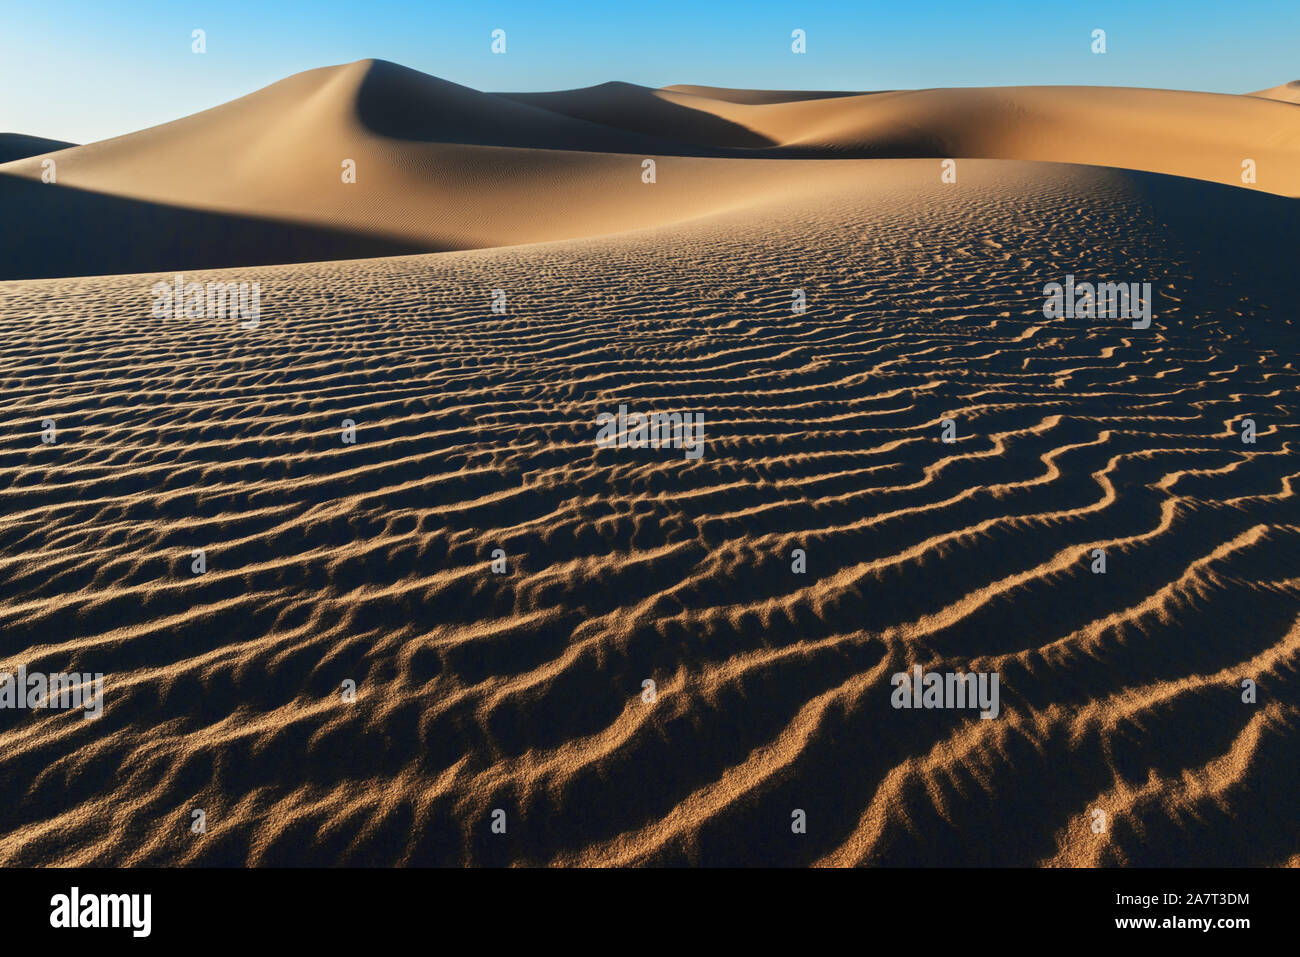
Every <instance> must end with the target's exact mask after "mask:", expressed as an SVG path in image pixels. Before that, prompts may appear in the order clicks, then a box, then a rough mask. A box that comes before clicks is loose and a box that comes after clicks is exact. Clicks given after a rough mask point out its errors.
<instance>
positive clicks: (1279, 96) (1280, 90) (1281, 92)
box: [1250, 80, 1300, 103]
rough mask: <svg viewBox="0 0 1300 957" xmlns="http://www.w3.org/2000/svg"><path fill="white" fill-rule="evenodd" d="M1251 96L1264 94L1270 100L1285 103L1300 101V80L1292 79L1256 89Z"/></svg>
mask: <svg viewBox="0 0 1300 957" xmlns="http://www.w3.org/2000/svg"><path fill="white" fill-rule="evenodd" d="M1250 95H1251V96H1262V97H1264V98H1265V99H1268V100H1281V101H1282V102H1284V103H1300V80H1292V81H1291V82H1290V83H1283V84H1282V85H1280V86H1273V87H1269V88H1268V89H1267V90H1256V91H1255V92H1254V93H1251V94H1250Z"/></svg>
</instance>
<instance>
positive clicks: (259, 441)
mask: <svg viewBox="0 0 1300 957" xmlns="http://www.w3.org/2000/svg"><path fill="white" fill-rule="evenodd" d="M665 165H667V164H665ZM933 165H934V164H933V163H932V162H930V161H928V160H899V161H889V162H882V163H879V164H874V165H872V168H873V169H875V170H878V175H877V176H873V177H871V178H869V179H867V180H866V181H864V182H862V183H858V184H856V185H844V184H840V185H839V186H837V187H836V188H835V189H827V190H825V191H823V192H822V193H821V194H820V195H816V196H811V195H807V194H798V193H793V192H792V193H790V194H788V195H774V196H773V197H772V198H771V201H770V202H769V203H767V204H766V205H755V204H750V205H746V206H741V207H737V208H735V209H731V210H726V211H722V212H718V213H715V214H712V215H709V216H705V217H700V218H698V219H696V220H694V221H692V222H689V223H676V224H667V225H662V226H657V227H654V228H650V229H646V230H643V231H638V232H629V233H625V234H622V235H620V236H615V237H605V238H602V239H580V240H571V241H565V242H556V243H547V244H537V245H530V246H517V247H512V248H503V249H490V250H473V251H462V252H452V253H447V254H443V255H437V256H428V255H421V256H410V257H391V258H381V259H373V260H367V261H351V262H327V263H316V264H311V265H293V266H284V265H281V266H265V267H259V268H252V269H247V268H246V269H240V270H225V271H219V272H210V273H200V274H194V275H192V276H190V277H189V278H191V279H192V280H197V281H231V282H240V281H257V282H259V283H260V284H261V304H262V319H261V323H260V325H258V326H257V328H255V329H252V330H247V329H241V328H240V327H239V326H238V325H237V323H236V322H235V321H234V320H231V319H218V318H213V319H199V318H181V317H177V318H171V319H154V318H152V317H150V316H149V314H148V306H149V303H150V297H149V293H148V290H149V287H150V286H151V285H152V283H153V282H155V281H156V280H157V279H159V278H169V277H167V276H162V277H160V276H158V275H122V276H114V277H105V278H90V279H75V280H57V281H53V280H38V281H19V282H10V283H4V284H2V285H0V422H3V423H4V428H3V430H0V513H2V514H3V515H4V516H5V521H4V522H3V523H2V524H0V588H2V589H3V592H2V600H0V670H3V671H8V672H11V673H12V672H14V671H15V670H16V669H17V668H18V667H19V666H20V665H22V666H25V667H27V668H28V669H30V670H40V671H43V672H58V671H90V672H103V673H104V674H105V676H106V677H105V691H104V696H105V697H104V712H103V715H102V717H100V718H99V719H97V720H95V721H86V720H83V719H82V717H81V715H80V714H79V713H76V712H71V713H69V712H57V711H55V712H52V711H36V712H33V711H14V710H3V711H0V862H3V863H5V864H8V865H29V864H96V865H116V864H141V865H145V864H148V865H154V864H177V863H188V864H201V865H219V864H221V865H240V864H246V863H249V864H261V865H282V864H288V865H335V864H354V865H363V864H364V865H390V864H446V865H461V864H524V865H546V864H559V863H590V864H613V863H645V864H685V863H694V864H781V865H804V864H877V865H997V864H1022V865H1032V864H1042V865H1053V864H1081V865H1091V864H1103V865H1109V864H1130V865H1147V866H1150V865H1189V864H1197V865H1278V864H1285V863H1288V862H1290V863H1294V862H1295V861H1296V860H1297V855H1300V819H1298V818H1297V816H1296V814H1295V803H1294V800H1293V797H1294V795H1295V794H1296V789H1297V784H1298V783H1300V782H1298V781H1297V764H1296V761H1295V755H1296V753H1297V751H1298V749H1300V499H1298V497H1297V487H1298V483H1300V456H1297V451H1298V448H1300V400H1298V399H1297V396H1298V395H1300V370H1298V368H1297V358H1296V357H1297V347H1298V345H1300V343H1298V341H1297V331H1298V329H1300V327H1298V325H1297V317H1296V313H1295V304H1294V303H1295V300H1294V286H1293V280H1294V275H1293V273H1294V243H1288V242H1284V241H1283V239H1284V238H1285V237H1288V236H1293V235H1294V229H1295V226H1296V223H1295V210H1296V204H1295V203H1294V202H1293V201H1290V200H1285V199H1281V198H1278V197H1274V196H1269V195H1266V194H1263V193H1252V192H1249V191H1246V190H1240V189H1232V188H1228V187H1223V186H1217V185H1214V184H1207V183H1202V182H1197V181H1192V180H1186V179H1178V178H1173V177H1167V176H1157V175H1151V174H1139V173H1122V172H1118V171H1115V170H1108V169H1100V168H1096V167H1086V166H1051V165H1047V164H1039V163H1013V162H994V161H981V160H972V161H967V162H963V163H962V164H961V179H960V181H959V183H960V185H959V186H957V187H954V186H949V185H943V184H941V183H940V182H939V181H938V178H937V177H934V176H931V175H927V171H933ZM1067 273H1068V274H1073V275H1075V276H1076V277H1079V278H1080V279H1085V278H1086V279H1090V280H1093V281H1107V280H1109V281H1135V282H1142V281H1146V282H1150V283H1151V284H1152V286H1153V289H1154V296H1153V307H1154V317H1153V319H1152V322H1151V326H1150V328H1148V329H1134V328H1133V327H1132V325H1131V324H1130V323H1129V322H1126V321H1121V320H1115V319H1107V320H1092V319H1082V318H1080V319H1047V318H1045V317H1044V316H1043V314H1042V305H1043V296H1042V290H1043V286H1044V284H1046V283H1049V282H1059V281H1061V280H1062V279H1063V278H1064V276H1065V275H1066V274H1067ZM796 288H797V289H803V290H805V292H806V295H807V310H806V311H805V312H802V313H800V312H793V311H792V308H791V302H792V296H791V290H793V289H796ZM494 289H502V290H504V291H506V293H507V295H508V308H507V312H506V314H505V315H496V314H494V313H493V312H492V311H491V309H490V304H491V301H492V290H494ZM619 404H626V405H628V406H629V407H630V409H631V410H633V411H638V410H639V411H644V412H655V411H658V412H673V411H678V412H694V413H698V414H702V415H703V416H704V441H705V444H704V452H703V455H702V456H701V457H700V458H698V459H694V460H692V459H688V458H686V457H685V456H684V455H683V453H682V452H681V451H680V450H672V449H658V450H656V449H649V448H644V449H635V448H626V449H602V448H598V447H597V446H596V444H595V441H594V439H595V435H596V424H595V419H596V416H597V415H598V414H599V413H601V412H613V411H614V410H616V409H617V407H618V405H619ZM1247 417H1249V418H1250V419H1251V420H1252V421H1253V422H1254V423H1255V426H1256V429H1257V435H1256V439H1257V440H1256V442H1254V443H1253V444H1246V443H1243V441H1242V438H1241V426H1242V422H1243V419H1245V418H1247ZM47 418H53V419H54V420H55V421H56V424H57V428H58V436H59V437H58V441H57V442H56V443H55V444H53V445H46V444H43V443H42V442H41V441H40V430H41V428H42V425H41V423H42V422H43V421H44V420H45V419H47ZM947 418H951V419H952V420H953V421H954V423H955V425H956V434H955V441H953V442H952V443H944V442H942V441H940V434H941V422H942V421H943V420H944V419H947ZM344 419H351V420H352V421H353V422H355V423H356V427H357V441H356V443H355V444H354V445H346V444H344V443H343V442H342V441H341V440H340V435H341V433H340V428H341V425H342V422H343V420H344ZM195 549H203V550H204V551H205V555H206V569H207V570H206V572H205V573H204V574H201V575H195V574H193V572H192V568H191V562H192V560H193V558H192V555H193V551H194V550H195ZM496 549H501V550H502V551H503V552H504V554H505V556H506V558H507V562H508V565H507V568H506V570H505V572H504V573H503V574H497V573H494V571H493V570H492V567H491V562H492V558H493V552H494V550H496ZM795 549H802V550H804V552H805V553H806V561H807V567H806V571H805V572H804V573H802V574H796V573H795V572H794V570H793V568H792V553H793V552H794V550H795ZM1096 549H1101V550H1104V552H1105V555H1106V558H1107V570H1106V573H1105V574H1094V573H1093V572H1092V570H1091V567H1092V563H1093V561H1094V550H1096ZM914 665H921V666H923V667H924V668H925V669H926V670H927V671H936V670H937V671H962V672H967V671H978V672H996V673H997V674H998V675H999V676H1000V682H1001V684H1000V687H1001V691H1000V712H999V716H998V718H996V719H994V720H981V719H980V718H979V717H978V716H977V715H976V713H975V712H974V711H973V710H969V709H967V710H951V709H949V710H896V709H894V708H893V707H891V704H890V701H891V697H892V691H893V688H892V685H891V681H890V676H891V675H892V674H893V673H894V672H897V671H903V670H906V669H909V668H910V667H912V666H914ZM1244 679H1250V680H1251V681H1253V682H1255V683H1256V684H1257V687H1258V698H1257V700H1256V701H1254V702H1253V703H1245V702H1243V700H1242V693H1241V682H1242V681H1243V680H1244ZM646 680H653V681H654V682H655V683H656V692H657V694H656V698H655V700H654V702H653V703H648V702H647V701H645V700H643V697H642V695H643V682H644V681H646ZM346 681H355V682H356V688H357V697H356V700H355V701H353V702H351V703H349V702H345V701H344V700H343V699H342V696H341V694H340V689H341V688H342V687H343V685H344V682H346ZM194 808H202V809H204V811H205V812H206V833H204V834H201V835H196V834H193V833H192V832H191V830H190V822H191V810H192V809H194ZM494 809H502V810H504V811H505V812H506V815H507V820H508V830H507V833H505V834H493V833H492V831H491V829H490V815H491V813H492V811H493V810H494ZM795 809H799V810H802V811H804V812H805V814H806V820H807V832H806V833H805V834H795V833H792V830H791V819H792V818H791V816H792V812H793V811H794V810H795ZM1098 809H1100V810H1103V811H1104V812H1105V813H1106V815H1107V822H1108V826H1107V828H1106V829H1105V830H1104V832H1103V833H1100V834H1098V833H1093V831H1092V829H1091V824H1092V822H1093V821H1094V820H1095V816H1094V812H1095V811H1096V810H1098Z"/></svg>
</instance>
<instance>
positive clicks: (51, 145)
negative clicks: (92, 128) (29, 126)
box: [0, 133, 77, 163]
mask: <svg viewBox="0 0 1300 957" xmlns="http://www.w3.org/2000/svg"><path fill="white" fill-rule="evenodd" d="M76 145H77V144H76V143H65V142H63V141H62V140H51V139H46V138H45V137H43V136H28V135H27V134H26V133H0V163H9V162H12V161H13V160H18V159H26V158H27V157H29V156H42V155H44V154H46V153H53V152H56V151H57V150H65V149H69V148H70V147H73V146H76Z"/></svg>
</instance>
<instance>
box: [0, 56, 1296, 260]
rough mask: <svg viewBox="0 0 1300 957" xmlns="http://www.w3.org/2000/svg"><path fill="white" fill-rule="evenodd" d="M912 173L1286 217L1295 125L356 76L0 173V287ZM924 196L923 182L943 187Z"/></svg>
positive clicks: (338, 250) (452, 241)
mask: <svg viewBox="0 0 1300 957" xmlns="http://www.w3.org/2000/svg"><path fill="white" fill-rule="evenodd" d="M646 157H653V158H656V161H657V162H658V163H660V164H661V168H660V169H659V170H658V172H657V181H656V184H655V186H654V188H653V189H650V188H647V186H646V185H645V184H643V183H642V181H641V163H642V161H643V159H644V158H646ZM918 157H928V158H936V159H939V158H948V157H954V158H993V159H1007V160H1033V161H1042V162H1055V163H1084V164H1090V165H1099V166H1109V167H1116V168H1123V169H1131V170H1145V171H1150V172H1158V173H1164V174H1168V175H1174V176H1183V177H1192V178H1196V179H1201V180H1205V181H1207V182H1212V183H1223V184H1229V185H1235V186H1241V185H1242V183H1241V170H1242V162H1243V159H1246V158H1249V159H1253V160H1254V161H1255V163H1256V167H1257V183H1256V184H1254V185H1253V187H1252V188H1254V189H1257V190H1259V191H1263V192H1269V193H1274V194H1277V195H1284V196H1296V195H1300V114H1298V113H1297V112H1296V111H1295V110H1293V109H1291V107H1290V105H1288V104H1283V103H1278V102H1274V101H1269V100H1264V99H1260V98H1258V97H1241V96H1221V95H1217V94H1208V93H1181V92H1173V91H1165V90H1133V89H1118V88H1083V87H1008V88H991V89H949V90H917V91H894V92H881V93H867V94H851V93H792V92H764V91H749V92H745V91H735V90H715V89H712V88H705V87H670V88H666V89H664V90H651V89H648V88H644V87H637V86H633V85H630V84H624V83H607V84H603V85H600V86H595V87H590V88H586V89H580V90H570V91H565V92H559V93H533V94H521V93H514V94H492V93H480V92H478V91H476V90H472V89H469V88H467V87H463V86H458V85H457V84H454V83H450V82H447V81H445V80H440V79H437V78H435V77H431V76H427V75H425V74H423V73H419V72H416V71H414V70H409V69H406V68H404V67H400V66H397V65H395V64H392V63H386V62H384V61H376V60H362V61H358V62H356V63H351V64H347V65H344V66H336V67H327V68H322V69H318V70H311V71H308V72H306V73H300V74H297V75H295V76H292V77H290V78H288V79H286V80H283V81H281V82H279V83H276V84H273V85H272V86H269V87H267V88H265V89H263V90H259V91H257V92H256V93H252V94H250V95H248V96H246V97H243V98H241V99H238V100H235V101H232V102H231V103H228V104H225V105H223V106H219V107H216V108H214V109H211V110H207V111H204V112H202V113H198V114H195V115H193V116H189V117H185V118H184V119H180V120H176V121H174V122H171V123H166V124H163V125H161V126H157V127H153V128H151V129H147V130H142V131H140V132H138V133H132V134H129V135H126V136H121V137H117V138H115V139H110V140H105V141H102V142H98V143H91V144H88V145H85V146H81V147H77V148H75V149H70V150H65V151H63V152H61V153H60V154H59V155H58V156H57V157H56V159H57V186H56V187H48V186H46V185H45V184H41V183H40V177H41V172H42V166H41V159H42V157H39V156H31V157H28V158H26V159H21V160H17V161H14V162H10V163H6V164H3V165H0V202H3V203H4V204H5V206H6V210H7V216H8V219H9V226H10V228H9V229H7V230H6V231H5V234H4V238H3V239H0V278H35V277H42V276H60V275H78V274H91V273H95V272H128V271H146V270H155V269H174V268H197V267H204V266H209V267H210V266H225V265H237V264H241V263H242V264H257V263H271V262H292V261H301V260H312V259H339V258H352V257H360V256H375V255H386V254H392V253H403V252H417V251H448V250H457V249H473V248H483V247H490V246H503V245H516V244H521V243H533V242H544V241H552V240H560V239H574V238H582V237H591V236H600V235H610V234H614V233H619V232H624V231H627V230H631V229H641V228H648V227H654V226H660V225H666V224H670V223H676V222H684V221H687V220H690V219H692V218H696V217H699V216H704V215H710V214H712V213H717V212H722V211H725V210H730V209H736V208H743V207H745V206H748V205H751V204H755V203H760V204H761V203H768V202H770V201H772V200H773V199H781V198H788V199H794V198H796V197H798V196H800V195H809V194H812V193H817V192H819V191H824V190H827V189H833V188H836V187H837V185H838V184H840V183H847V182H857V181H862V179H863V178H864V177H867V176H870V175H871V174H870V172H869V169H870V168H869V167H866V166H860V167H858V168H851V167H846V166H841V165H836V164H822V165H820V166H818V167H817V168H816V169H817V173H816V176H809V175H807V171H808V169H809V168H808V167H804V166H799V165H797V164H794V165H792V164H791V163H790V162H789V160H790V159H792V158H800V159H814V158H815V159H867V158H871V159H880V158H918ZM344 160H353V161H354V162H355V164H356V171H357V173H356V183H355V184H344V183H343V182H342V179H341V172H342V164H343V161H344ZM742 160H743V162H742ZM776 160H780V161H779V162H778V161H776ZM924 175H934V176H937V175H938V171H937V164H936V166H935V168H933V169H932V170H930V171H929V172H928V173H924ZM55 189H57V192H56V191H55ZM108 223H112V226H111V227H110V226H108V225H107V224H108ZM87 224H90V228H87ZM123 235H129V236H130V237H131V242H130V243H126V244H124V243H122V242H121V241H120V238H121V236H123Z"/></svg>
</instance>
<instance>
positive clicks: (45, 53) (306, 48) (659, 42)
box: [0, 0, 1300, 142]
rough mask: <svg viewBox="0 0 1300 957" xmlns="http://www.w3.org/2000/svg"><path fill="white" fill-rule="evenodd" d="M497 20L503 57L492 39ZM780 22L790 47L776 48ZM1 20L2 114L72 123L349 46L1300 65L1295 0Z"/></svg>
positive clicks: (1158, 83)
mask: <svg viewBox="0 0 1300 957" xmlns="http://www.w3.org/2000/svg"><path fill="white" fill-rule="evenodd" d="M195 28H202V29H204V30H205V31H206V32H207V52H206V53H205V54H203V55H196V54H194V53H192V52H191V50H190V43H191V41H190V34H191V31H192V30H193V29H195ZM495 28H501V29H504V30H505V31H506V38H507V52H506V54H505V55H504V56H494V55H493V54H492V53H491V51H490V43H491V36H490V35H491V32H492V30H493V29H495ZM795 28H800V29H803V30H805V31H806V33H807V37H808V52H807V53H806V54H804V55H795V54H793V53H791V51H790V33H791V31H792V30H793V29H795ZM1095 28H1101V29H1104V30H1106V33H1107V48H1108V50H1107V53H1106V54H1105V55H1104V56H1098V55H1094V54H1092V53H1091V51H1090V49H1089V44H1090V34H1091V31H1092V30H1093V29H1095ZM0 29H3V33H0V131H6V132H20V133H31V134H34V135H38V136H48V137H52V138H55V139H65V140H72V141H74V142H89V141H91V140H96V139H103V138H105V137H108V136H116V135H118V134H121V133H127V132H131V131H132V130H136V129H141V128H143V127H146V126H152V125H155V124H157V123H163V122H166V121H168V120H172V119H176V118H177V117H180V116H184V115H186V114H189V113H194V112H197V111H198V110H202V109H207V108H208V107H211V106H216V105H217V104H219V103H224V102H225V101H227V100H231V99H234V98H235V97H238V96H242V95H244V94H245V93H249V92H252V91H253V90H255V89H258V88H259V87H262V86H266V85H267V84H269V83H273V82H275V81H276V80H279V79H282V78H283V77H285V76H288V75H289V74H291V73H296V72H298V71H300V70H306V69H310V68H312V67H317V66H326V65H329V64H334V63H345V62H348V61H351V60H357V59H361V58H363V57H379V58H382V59H386V60H393V61H396V62H398V63H402V64H405V65H406V66H410V67H414V68H416V69H419V70H423V71H425V72H427V73H433V74H435V75H437V76H441V77H445V78H446V79H449V80H453V81H455V82H457V83H463V84H465V85H467V86H472V87H475V88H477V89H482V90H554V89H567V88H570V87H575V86H588V85H590V84H593V83H602V82H605V81H606V80H624V81H627V82H630V83H641V84H644V85H647V86H664V85H667V84H671V83H702V84H712V85H719V86H741V87H760V88H769V89H847V90H873V89H911V88H918V87H933V86H995V85H1016V84H1097V85H1103V86H1146V87H1165V88H1172V89H1195V90H1208V91H1212V92H1220V93H1242V92H1247V91H1250V90H1256V89H1260V88H1263V87H1269V86H1274V85H1276V84H1279V83H1283V82H1286V81H1289V80H1294V79H1298V78H1300V0H1237V2H1229V0H1178V2H1166V0H1124V2H1110V0H1105V2H1088V0H1032V2H1031V0H1021V2H1009V0H1002V2H988V0H928V2H927V0H888V2H876V0H852V2H849V0H844V2H839V0H833V2H816V0H812V2H793V0H786V2H774V0H745V2H740V0H720V2H709V0H690V2H679V0H642V2H636V0H602V2H567V3H563V2H558V3H557V2H547V0H529V2H499V0H482V2H475V3H463V2H438V0H424V2H415V3H412V2H388V0H359V2H342V0H310V2H299V0H293V2H275V0H261V2H247V0H223V2H218V3H185V2H180V0H134V2H119V0H62V2H61V0H39V2H17V0H16V2H11V3H6V4H5V9H4V11H3V12H2V13H0Z"/></svg>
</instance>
